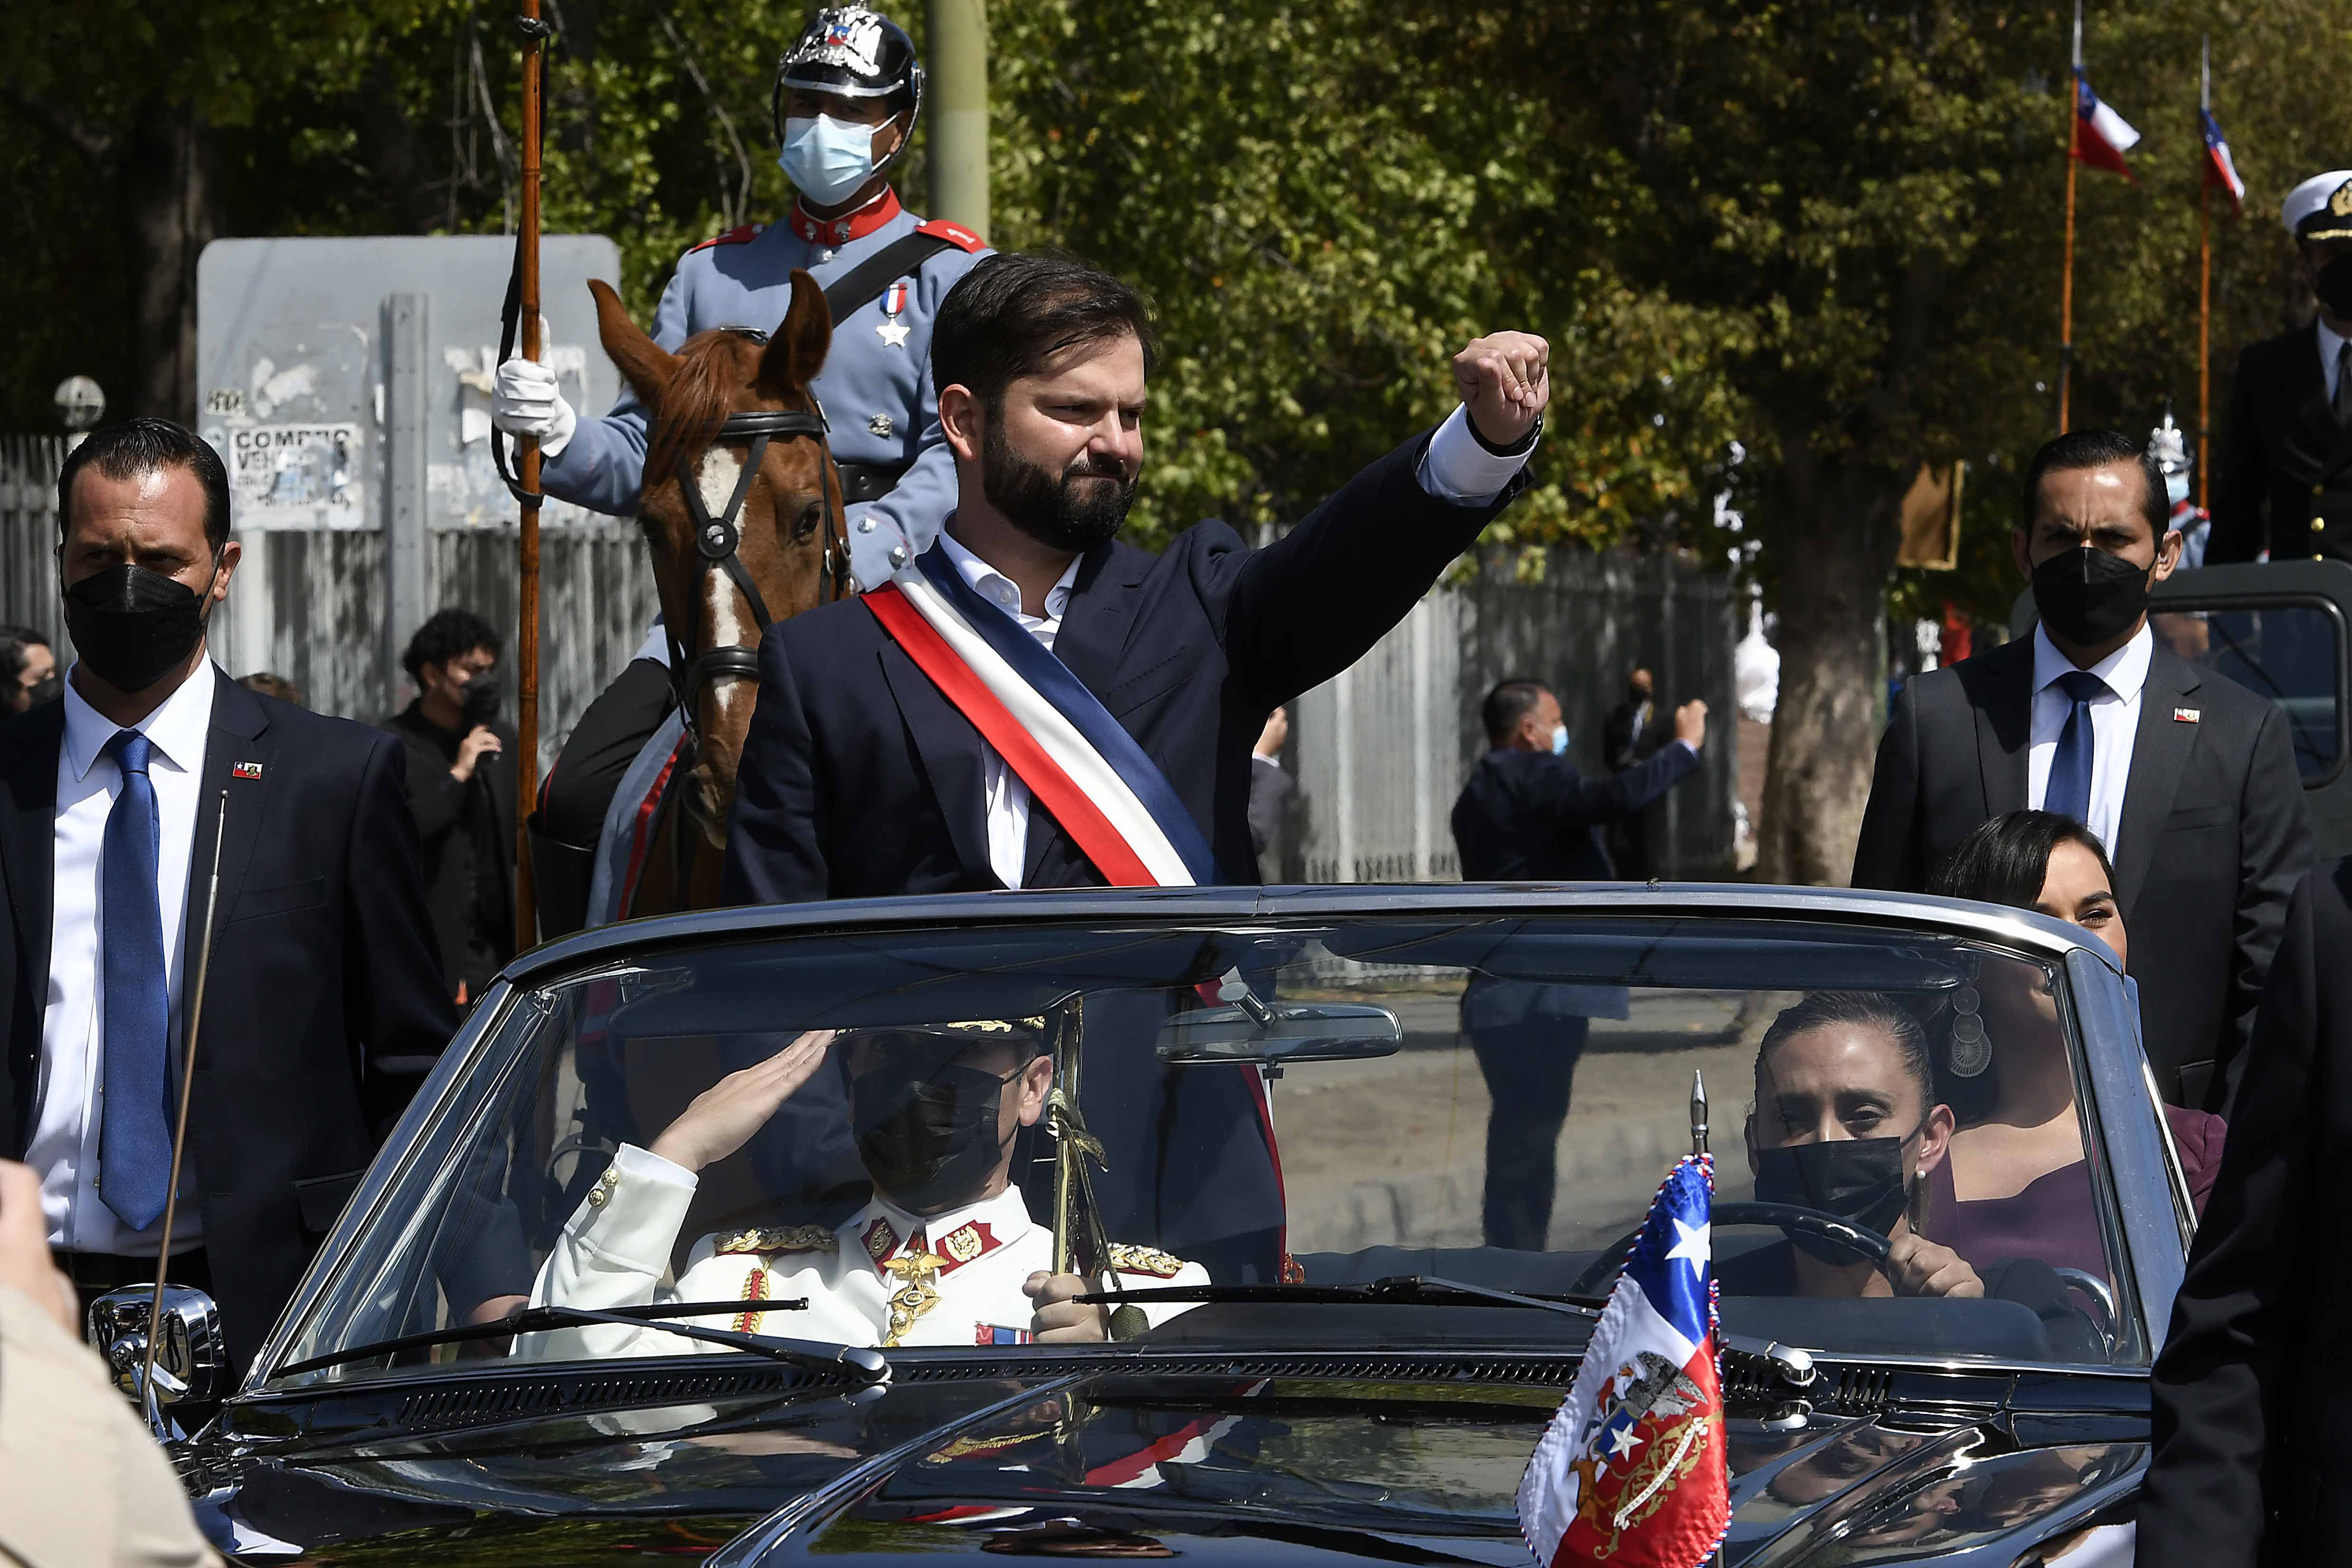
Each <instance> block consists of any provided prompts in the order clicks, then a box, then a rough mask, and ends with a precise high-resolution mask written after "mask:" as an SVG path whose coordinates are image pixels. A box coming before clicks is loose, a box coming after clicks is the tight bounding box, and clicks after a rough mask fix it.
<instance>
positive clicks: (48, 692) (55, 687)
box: [25, 669, 66, 709]
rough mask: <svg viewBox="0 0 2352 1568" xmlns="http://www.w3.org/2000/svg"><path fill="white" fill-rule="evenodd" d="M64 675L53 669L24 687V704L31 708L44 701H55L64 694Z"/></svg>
mask: <svg viewBox="0 0 2352 1568" xmlns="http://www.w3.org/2000/svg"><path fill="white" fill-rule="evenodd" d="M65 689H66V680H65V677H64V676H62V675H60V674H58V672H57V671H56V670H54V669H53V670H51V671H49V673H48V674H47V675H45V676H43V677H41V679H38V680H37V681H35V682H33V684H32V685H30V686H28V687H26V689H25V706H26V708H27V709H32V708H38V707H39V706H40V705H41V704H42V703H44V702H55V701H56V700H58V698H59V697H61V696H63V695H64V694H65Z"/></svg>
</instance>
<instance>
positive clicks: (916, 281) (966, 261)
mask: <svg viewBox="0 0 2352 1568" xmlns="http://www.w3.org/2000/svg"><path fill="white" fill-rule="evenodd" d="M877 217H879V218H881V219H882V221H880V222H879V223H875V222H874V220H875V219H876V218H877ZM921 223H922V220H921V219H919V218H917V217H916V216H914V215H913V214H911V213H908V212H907V211H905V210H904V209H902V208H900V207H899V206H898V198H897V196H896V195H892V194H889V193H885V195H883V197H882V198H881V199H880V205H879V206H878V207H877V208H870V209H868V210H867V211H866V212H865V213H862V214H857V215H852V216H850V217H847V218H839V219H833V220H829V221H820V220H817V219H814V218H812V217H810V216H808V215H806V214H805V213H800V212H797V211H796V212H795V213H794V214H793V216H792V217H791V218H789V219H788V220H787V221H785V222H782V223H776V224H770V225H767V226H764V227H761V226H755V225H748V224H747V225H745V226H743V227H742V228H739V229H736V230H734V231H733V232H732V233H730V234H726V235H721V236H720V237H719V238H717V239H714V240H709V241H706V242H705V243H703V244H701V245H698V246H696V247H694V248H693V249H692V250H689V251H688V252H687V253H686V254H685V255H684V256H683V257H681V258H678V264H677V273H676V275H675V276H673V277H672V278H671V279H670V281H669V286H668V287H667V289H663V290H662V297H661V303H660V305H659V306H658V307H656V310H655V311H654V321H653V330H652V335H653V339H654V341H655V342H657V343H659V344H660V345H661V346H662V347H663V348H665V349H669V350H672V351H675V350H676V349H677V347H678V346H679V345H680V344H682V343H684V342H686V341H687V339H688V338H690V337H692V336H693V335H694V334H695V333H697V332H700V331H709V330H710V329H711V328H714V327H756V328H758V329H759V330H761V331H774V330H775V329H776V327H777V325H778V324H779V323H780V322H782V321H783V319H784V312H785V310H787V309H788V308H789V307H790V305H791V303H792V274H793V269H794V268H805V269H807V271H808V272H809V274H810V275H811V276H812V277H814V279H816V281H817V285H818V287H820V288H823V287H824V286H826V285H828V284H830V283H832V282H833V281H835V279H839V278H841V277H843V276H845V274H847V273H848V272H849V270H850V269H851V268H855V267H856V266H857V265H858V264H859V263H860V262H862V261H864V260H866V258H868V257H871V256H873V255H875V254H877V252H879V251H880V250H881V249H882V248H883V247H886V246H888V245H891V244H893V243H895V242H897V241H898V239H900V238H902V237H905V236H907V235H909V234H912V233H913V232H914V231H915V230H916V228H917V227H918V226H920V225H921ZM868 225H872V226H870V227H868ZM856 230H863V231H864V232H856V233H855V237H852V235H853V232H854V231H856ZM927 232H929V233H933V234H939V235H941V236H942V237H947V238H949V239H950V240H951V241H952V242H953V243H951V244H950V247H949V248H947V249H945V250H942V251H940V253H938V254H937V255H935V256H932V257H931V258H929V259H928V260H926V261H924V262H923V263H922V265H921V266H920V267H919V268H916V269H915V270H914V271H913V272H912V273H910V274H909V275H908V277H907V278H906V279H905V280H904V281H905V283H906V288H905V289H904V291H903V297H902V298H901V297H898V291H897V290H895V289H884V291H883V293H882V295H881V297H879V298H877V299H876V300H872V301H870V302H868V303H866V305H864V306H862V307H861V308H860V309H858V310H856V311H855V312H854V313H852V314H851V315H850V316H849V317H848V319H846V320H845V321H836V322H835V323H834V329H833V349H832V352H831V353H828V354H827V355H826V357H825V362H824V371H823V373H822V374H819V375H818V376H817V378H816V380H815V382H814V384H813V390H814V392H815V394H816V395H817V397H818V399H819V400H820V401H821V402H822V403H823V404H824V411H825V416H826V417H827V418H828V419H829V420H830V421H831V422H832V426H833V433H832V437H831V440H832V445H833V455H834V458H835V461H837V462H840V463H843V464H855V465H860V466H865V467H871V468H886V469H904V470H905V472H904V474H903V475H902V477H901V478H900V479H899V480H898V485H897V487H896V488H895V489H892V490H891V491H890V492H889V493H888V494H887V495H886V496H884V497H882V498H881V499H880V500H873V501H865V502H859V501H852V502H851V503H850V506H849V550H850V560H851V563H852V566H853V568H854V570H855V571H856V574H857V580H858V582H859V583H861V584H866V585H868V586H871V585H873V584H877V583H880V582H882V581H884V580H885V579H887V577H888V576H889V575H890V574H891V572H892V571H893V570H895V569H896V567H897V566H898V564H901V563H903V561H911V560H912V559H914V557H915V555H916V554H918V553H919V552H921V551H923V550H925V549H927V548H928V547H929V544H930V542H931V541H932V539H933V538H935V537H936V536H937V535H938V533H939V531H940V523H941V522H942V521H945V519H946V517H947V515H948V513H949V512H950V510H953V509H954V507H955V495H956V484H955V464H954V459H953V458H952V456H951V454H950V452H949V450H948V448H947V446H946V444H945V443H944V442H943V441H942V440H941V439H940V411H939V395H938V392H937V390H936V389H935V388H934V387H933V386H932V384H931V376H930V361H931V322H932V321H933V319H934V318H935V317H936V316H937V315H938V313H939V308H940V300H944V299H945V298H947V292H948V290H949V289H952V288H953V287H955V284H956V281H957V280H958V279H961V277H962V276H963V275H964V274H965V273H966V272H968V271H970V270H971V268H972V265H973V264H974V263H975V262H977V261H978V260H979V259H980V258H982V257H983V256H986V255H988V254H990V252H989V251H988V249H987V247H985V246H983V245H982V244H981V242H980V241H979V240H978V239H977V238H976V237H973V236H971V235H969V234H966V233H964V231H962V230H961V229H956V228H955V227H954V226H952V225H947V224H934V225H931V226H929V228H928V229H927ZM811 235H813V236H814V238H811V237H807V236H811ZM893 305H896V306H897V309H896V310H895V312H893V310H891V307H892V306H893ZM645 459H646V413H645V409H644V407H643V405H640V404H639V403H638V401H637V398H636V395H635V393H633V392H629V391H626V390H625V391H623V393H622V395H621V398H620V401H619V402H617V403H615V404H614V405H613V411H612V412H611V413H610V414H607V415H605V416H604V417H603V418H601V419H590V418H585V417H583V418H582V420H581V421H580V424H579V426H578V428H577V429H575V430H574V431H573V432H572V439H571V440H570V442H568V443H567V444H566V445H565V446H564V447H563V449H562V451H561V452H559V453H558V454H556V455H555V456H554V457H552V458H549V459H547V462H546V466H545V468H543V469H542V470H541V483H542V484H543V485H544V486H545V487H546V489H547V490H548V493H549V494H551V495H554V496H558V497H561V498H562V500H568V501H571V502H572V503H574V504H575V505H579V506H583V507H586V508H588V509H590V510H593V511H602V512H610V513H613V514H614V515H617V516H627V515H630V514H632V513H634V512H635V510H636V507H637V487H638V481H639V479H640V477H641V476H642V474H643V473H644V470H645ZM897 550H903V551H905V552H906V553H905V555H904V557H903V558H902V560H900V561H894V560H893V558H892V552H894V551H897Z"/></svg>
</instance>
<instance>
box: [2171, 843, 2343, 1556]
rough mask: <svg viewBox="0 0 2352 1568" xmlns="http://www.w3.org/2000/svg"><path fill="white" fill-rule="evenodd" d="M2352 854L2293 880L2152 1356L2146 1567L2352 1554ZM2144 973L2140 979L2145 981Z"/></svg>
mask: <svg viewBox="0 0 2352 1568" xmlns="http://www.w3.org/2000/svg"><path fill="white" fill-rule="evenodd" d="M2347 952H2352V862H2347V861H2344V860H2336V861H2332V862H2330V863H2328V864H2327V865H2325V866H2322V867H2320V868H2318V869H2317V870H2315V871H2314V872H2312V873H2311V875H2309V876H2308V877H2306V878H2305V879H2304V880H2303V882H2302V885H2301V886H2299V887H2298V888H2296V889H2295V891H2294V900H2293V902H2292V903H2291V904H2290V905H2289V906H2288V909H2287V913H2286V919H2285V921H2284V934H2283V936H2282V938H2281V940H2280V942H2279V948H2278V956H2277V958H2276V960H2275V962H2273V964H2272V965H2271V972H2270V984H2269V987H2268V989H2267V990H2266V991H2265V992H2264V994H2263V1005H2262V1014H2261V1017H2260V1019H2259V1021H2258V1022H2257V1023H2256V1025H2255V1026H2254V1039H2253V1047H2252V1050H2250V1051H2249V1052H2248V1053H2247V1060H2246V1071H2245V1078H2244V1079H2243V1081H2242V1083H2241V1085H2240V1087H2239V1090H2238V1100H2237V1105H2236V1109H2235V1112H2234V1114H2233V1115H2232V1116H2231V1119H2230V1136H2229V1142H2227V1144H2226V1145H2225V1146H2224V1149H2223V1152H2222V1156H2221V1174H2220V1176H2219V1177H2218V1178H2217V1179H2216V1180H2215V1183H2214V1185H2213V1194H2212V1196H2211V1197H2210V1198H2209V1199H2208V1200H2207V1201H2206V1205H2205V1216H2204V1219H2203V1221H2202V1222H2201V1223H2200V1225H2199V1226H2198V1229H2197V1244H2196V1247H2194V1249H2193V1250H2192V1251H2191V1252H2190V1253H2189V1272H2188V1276H2187V1278H2186V1279H2183V1280H2182V1282H2181V1286H2180V1292H2179V1295H2178V1296H2176V1297H2175V1298H2174V1299H2173V1307H2172V1328H2171V1331H2170V1332H2169V1333H2168V1335H2167V1336H2166V1339H2165V1345H2164V1353H2163V1354H2162V1355H2161V1356H2159V1357H2158V1360H2157V1363H2156V1376H2155V1387H2154V1394H2155V1411H2154V1415H2155V1426H2156V1457H2155V1460H2154V1463H2153V1464H2152V1465H2151V1466H2150V1467H2149V1469H2148V1474H2147V1482H2146V1484H2145V1486H2144V1488H2143V1489H2142V1490H2141V1493H2140V1500H2139V1538H2138V1555H2137V1562H2138V1563H2139V1568H2253V1565H2254V1564H2256V1563H2345V1562H2352V1488H2347V1486H2346V1485H2345V1479H2344V1466H2345V1453H2346V1446H2347V1440H2352V1375H2347V1369H2346V1365H2345V1352H2344V1345H2345V1342H2346V1337H2347V1333H2352V1211H2347V1208H2346V1206H2345V1205H2344V1203H2343V1200H2342V1193H2343V1172H2344V1170H2345V1169H2346V1167H2347V1163H2352V967H2347V965H2346V963H2345V962H2344V955H2345V954H2346V953H2347ZM2143 984H2145V983H2143Z"/></svg>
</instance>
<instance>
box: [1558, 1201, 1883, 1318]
mask: <svg viewBox="0 0 2352 1568" xmlns="http://www.w3.org/2000/svg"><path fill="white" fill-rule="evenodd" d="M1713 1223H1714V1224H1716V1225H1769V1226H1775V1227H1777V1228H1779V1229H1780V1230H1789V1231H1797V1230H1801V1231H1803V1232H1804V1233H1805V1234H1806V1235H1807V1236H1810V1237H1814V1238H1815V1239H1817V1240H1821V1241H1826V1242H1828V1243H1830V1244H1831V1245H1832V1246H1833V1247H1843V1248H1845V1249H1846V1250H1847V1251H1848V1252H1851V1253H1853V1255H1854V1256H1856V1257H1857V1258H1864V1259H1865V1260H1866V1261H1868V1262H1869V1263H1871V1264H1872V1265H1873V1266H1874V1267H1876V1268H1885V1266H1886V1258H1887V1255H1888V1254H1889V1253H1891V1252H1893V1251H1894V1250H1895V1243H1893V1242H1892V1241H1890V1240H1888V1239H1887V1238H1886V1237H1884V1236H1881V1235H1880V1234H1879V1233H1878V1232H1876V1231H1874V1230H1873V1229H1871V1228H1870V1227H1869V1226H1861V1225H1855V1224H1854V1223H1853V1221H1851V1220H1843V1219H1840V1218H1838V1217H1837V1216H1836V1215H1832V1214H1823V1213H1822V1211H1821V1210H1819V1209H1809V1208H1803V1207H1801V1206H1799V1205H1796V1204H1717V1205H1715V1215H1714V1219H1713ZM1641 1235H1642V1233H1641V1231H1639V1230H1638V1229H1636V1230H1630V1231H1627V1232H1626V1233H1625V1235H1624V1236H1623V1237H1620V1238H1619V1240H1618V1242H1617V1244H1616V1245H1615V1246H1614V1247H1607V1248H1604V1249H1603V1250H1602V1251H1601V1256H1599V1257H1598V1258H1594V1259H1593V1260H1592V1261H1591V1263H1588V1264H1586V1265H1585V1267H1584V1272H1583V1273H1581V1274H1580V1275H1578V1276H1577V1277H1576V1280H1575V1283H1573V1284H1571V1285H1570V1286H1569V1288H1568V1293H1569V1294H1570V1295H1571V1296H1591V1295H1594V1294H1597V1293H1598V1292H1599V1291H1600V1290H1601V1288H1602V1287H1603V1286H1605V1285H1606V1284H1607V1283H1608V1282H1609V1277H1610V1276H1611V1275H1612V1274H1614V1273H1615V1272H1616V1271H1617V1269H1618V1268H1619V1267H1620V1266H1621V1265H1622V1264H1623V1262H1624V1261H1625V1256H1626V1254H1628V1253H1630V1252H1631V1251H1633V1243H1634V1242H1635V1241H1637V1240H1639V1239H1640V1238H1641Z"/></svg>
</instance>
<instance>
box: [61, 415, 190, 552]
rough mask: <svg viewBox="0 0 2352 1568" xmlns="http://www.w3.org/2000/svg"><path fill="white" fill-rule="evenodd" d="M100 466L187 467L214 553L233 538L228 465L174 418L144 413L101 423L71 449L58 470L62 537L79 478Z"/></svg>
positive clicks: (122, 473)
mask: <svg viewBox="0 0 2352 1568" xmlns="http://www.w3.org/2000/svg"><path fill="white" fill-rule="evenodd" d="M92 467H95V468H97V469H98V471H99V472H100V473H101V474H104V475H105V476H106V477H107V478H108V479H137V478H138V477H139V476H140V475H142V474H152V473H154V472H156V471H157V470H158V469H162V468H185V469H187V470H188V471H189V472H190V473H192V474H194V475H195V476H196V483H197V484H199V485H201V486H203V487H204V492H205V542H206V543H207V544H209V545H211V546H212V552H213V553H214V554H215V555H218V554H219V553H220V552H221V546H222V545H224V544H226V543H227V542H228V469H226V468H224V467H222V466H221V460H220V454H219V453H218V452H215V451H214V450H213V449H212V447H210V446H209V445H207V444H206V443H205V442H204V441H203V440H201V439H199V438H198V437H197V436H196V433H195V432H194V431H193V430H191V429H189V428H188V427H187V426H184V425H174V424H173V423H172V422H171V421H170V420H169V419H157V418H153V417H152V416H147V415H141V416H139V417H138V418H136V419H124V420H120V421H118V422H116V423H115V424H112V425H101V426H99V427H98V428H97V429H95V430H93V431H91V432H90V433H89V436H88V437H86V438H85V439H84V440H83V441H82V443H81V445H79V446H78V447H75V448H74V449H73V451H72V452H71V453H69V454H68V456H67V458H66V460H65V466H64V467H62V468H59V469H58V541H59V542H63V541H64V539H65V536H66V533H67V531H68V530H69V529H71V528H72V527H73V487H74V479H76V477H78V476H79V474H80V473H81V471H82V470H83V469H84V468H92Z"/></svg>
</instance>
